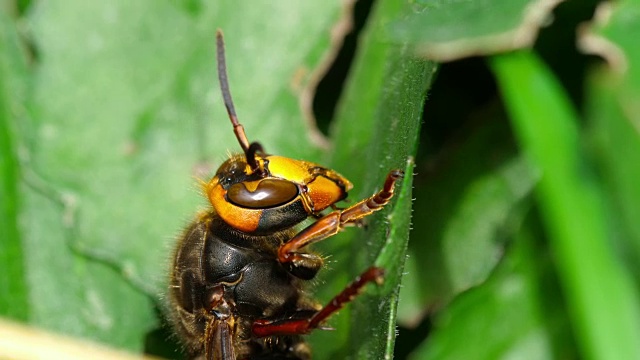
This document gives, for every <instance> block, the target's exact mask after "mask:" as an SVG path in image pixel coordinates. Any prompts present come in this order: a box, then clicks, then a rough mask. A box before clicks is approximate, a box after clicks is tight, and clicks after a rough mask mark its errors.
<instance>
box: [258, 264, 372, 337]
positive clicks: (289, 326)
mask: <svg viewBox="0 0 640 360" xmlns="http://www.w3.org/2000/svg"><path fill="white" fill-rule="evenodd" d="M383 280H384V269H381V268H376V267H371V268H369V269H368V270H367V271H365V272H364V273H362V274H361V275H360V276H358V277H357V278H356V279H355V280H354V281H353V282H352V283H351V284H349V286H347V287H346V288H345V289H344V290H342V292H340V294H338V295H337V296H336V297H334V298H333V299H332V300H331V301H330V302H329V303H328V304H327V305H326V306H325V307H324V308H322V310H320V311H318V312H317V313H315V314H314V315H313V316H311V317H310V318H308V319H278V320H269V319H258V320H256V321H255V322H254V323H253V326H252V328H251V330H252V331H253V334H254V335H256V336H258V337H264V336H271V335H299V334H308V333H310V332H311V331H312V330H314V329H317V328H318V325H320V323H322V322H323V321H325V320H326V319H327V318H328V317H329V316H331V315H333V314H334V313H336V312H337V311H338V310H340V309H342V307H344V305H345V304H346V303H348V302H350V301H351V300H353V298H355V297H356V295H358V294H359V293H360V291H361V290H362V288H363V287H364V286H365V285H366V284H367V283H370V282H373V281H375V282H376V283H377V284H378V285H381V284H382V281H383Z"/></svg>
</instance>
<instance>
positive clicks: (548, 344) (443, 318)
mask: <svg viewBox="0 0 640 360" xmlns="http://www.w3.org/2000/svg"><path fill="white" fill-rule="evenodd" d="M536 236H538V234H535V235H534V234H533V233H532V232H531V229H530V227H529V226H525V227H523V228H522V229H521V231H520V232H519V233H518V234H516V236H515V237H514V238H513V240H514V241H513V242H512V243H511V244H510V246H509V247H508V250H507V253H506V255H505V257H504V259H503V261H501V262H500V264H499V265H498V267H497V268H496V269H495V271H494V272H493V273H492V274H491V276H490V277H489V279H488V280H487V281H486V282H484V283H483V284H482V285H480V286H478V287H475V288H472V289H470V290H469V291H467V292H465V293H463V294H461V295H460V296H458V297H456V299H455V300H454V301H453V302H452V303H451V305H450V306H448V307H447V308H446V309H445V310H443V311H442V312H441V313H439V314H438V315H437V316H436V317H435V319H434V329H433V330H432V334H431V336H430V338H429V339H428V340H427V341H425V342H424V343H423V344H421V346H420V347H419V348H418V349H417V350H416V351H415V352H414V353H413V354H412V355H411V357H410V359H414V360H415V359H425V360H426V359H471V358H474V359H505V358H515V359H553V358H572V357H573V356H575V354H574V355H573V356H570V354H571V348H570V346H571V339H570V337H568V336H567V335H568V333H567V331H566V330H567V329H565V328H564V326H565V325H566V324H565V323H562V322H558V321H557V320H558V319H559V318H563V317H564V316H565V314H563V312H564V309H563V308H561V307H558V306H548V305H549V304H558V303H561V302H562V298H561V296H560V293H559V289H558V287H557V284H556V283H555V281H554V280H555V279H554V278H553V276H552V268H551V266H550V265H551V263H550V259H549V258H547V255H546V252H544V251H543V249H541V248H540V246H539V244H540V242H537V243H538V244H536V241H535V237H536ZM541 285H542V286H541ZM460 339H464V346H461V345H460Z"/></svg>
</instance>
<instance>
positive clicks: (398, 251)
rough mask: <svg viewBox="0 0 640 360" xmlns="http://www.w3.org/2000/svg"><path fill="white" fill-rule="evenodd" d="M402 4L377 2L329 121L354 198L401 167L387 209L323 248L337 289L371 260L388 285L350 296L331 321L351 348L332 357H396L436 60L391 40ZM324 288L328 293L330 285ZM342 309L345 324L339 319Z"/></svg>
mask: <svg viewBox="0 0 640 360" xmlns="http://www.w3.org/2000/svg"><path fill="white" fill-rule="evenodd" d="M406 7H407V4H406V3H403V2H397V1H387V0H385V1H379V2H377V3H376V4H375V5H374V8H373V10H372V13H371V14H370V16H369V20H368V23H367V27H366V28H365V30H364V31H363V33H362V35H361V36H362V37H361V39H360V47H359V49H358V53H357V55H356V59H355V62H354V64H353V67H352V70H351V73H350V76H349V82H348V84H347V88H346V89H345V95H344V97H343V99H342V100H341V103H340V108H339V110H338V114H337V119H336V123H335V124H334V126H333V128H332V135H333V136H332V139H333V140H334V146H335V147H334V151H333V153H332V154H331V157H332V164H333V167H334V168H335V169H337V170H339V171H340V172H342V173H344V175H345V176H347V178H349V179H350V180H351V181H353V182H354V185H355V190H354V191H353V192H352V193H353V194H354V195H355V196H353V197H352V199H353V200H359V199H361V198H364V197H367V196H371V195H372V194H373V192H374V191H375V190H377V189H380V188H381V187H382V184H383V182H384V178H385V176H386V175H387V173H388V172H389V171H390V170H391V169H402V170H404V171H405V173H406V177H405V179H404V181H402V183H401V184H399V186H398V189H397V191H398V193H397V196H396V199H395V200H393V202H394V204H393V205H392V206H393V209H392V210H388V209H387V210H383V211H382V212H383V214H377V215H375V216H372V217H371V218H370V219H367V220H368V222H367V226H366V230H364V231H363V230H360V231H355V230H348V231H345V232H344V233H343V234H341V237H340V238H339V239H335V240H331V242H332V243H331V244H327V246H325V247H323V249H329V250H326V252H327V253H331V254H332V259H333V258H335V259H336V260H335V262H334V264H332V265H333V266H332V267H334V268H335V270H333V271H332V273H331V274H329V273H328V272H327V274H324V277H323V279H325V281H326V282H327V283H328V286H327V287H326V288H327V289H333V292H334V293H333V294H334V295H335V294H336V292H337V291H339V290H340V289H341V288H342V287H344V285H345V283H347V282H348V281H350V280H351V279H352V278H353V276H355V275H356V274H359V273H361V272H362V271H364V270H365V269H366V268H368V267H370V266H372V265H373V264H375V265H376V266H380V267H383V268H384V269H385V270H386V279H385V285H384V286H383V287H382V288H381V289H380V290H379V291H373V290H371V291H367V293H366V294H363V295H362V296H361V297H359V298H358V299H356V300H355V301H354V303H353V304H352V305H351V308H350V309H351V310H352V311H349V310H350V309H349V308H347V309H346V311H344V310H343V311H342V312H341V314H340V315H341V316H340V318H339V319H335V320H334V321H332V323H333V324H335V327H336V328H337V329H338V330H337V331H339V332H342V331H350V334H349V335H348V337H347V338H348V339H349V340H350V344H349V347H348V352H346V353H344V352H343V353H334V354H333V356H332V358H343V357H347V356H348V357H352V358H384V357H392V356H393V346H394V342H395V316H396V307H397V301H398V292H399V289H400V288H399V285H400V281H401V277H402V273H403V267H404V259H405V254H406V246H407V245H406V242H407V239H408V233H409V226H410V219H411V199H412V195H411V193H412V191H411V186H412V174H413V166H414V165H413V162H414V161H413V155H414V154H415V151H416V149H417V135H418V132H419V127H420V120H421V115H422V109H423V101H424V96H425V93H426V91H427V88H428V86H429V85H430V82H431V80H432V76H433V73H434V71H435V64H433V63H429V62H424V61H421V60H418V59H415V58H413V57H412V56H411V54H410V52H409V51H408V48H407V47H406V46H402V45H397V44H393V43H391V42H390V41H389V37H388V26H387V25H388V23H389V22H390V21H392V19H394V18H396V17H397V16H399V14H401V13H402V11H404V10H405V9H406ZM337 274H341V275H337ZM344 274H351V276H347V277H345V275H344ZM322 294H323V295H324V296H326V294H327V291H323V292H322ZM347 315H348V316H349V321H348V323H347V322H346V321H345V320H342V322H341V320H340V319H345V317H346V316H347ZM349 324H350V326H349ZM337 338H339V337H337ZM327 339H328V335H324V334H318V335H316V339H315V343H316V344H318V343H320V342H324V344H323V345H324V346H325V347H326V346H327V345H326V344H327Z"/></svg>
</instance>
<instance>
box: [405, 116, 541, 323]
mask: <svg viewBox="0 0 640 360" xmlns="http://www.w3.org/2000/svg"><path fill="white" fill-rule="evenodd" d="M499 120H500V121H495V120H494V121H492V122H490V123H486V124H480V125H479V126H476V127H474V129H473V131H472V133H471V134H470V135H466V136H463V137H462V138H463V140H460V145H459V146H457V147H455V148H454V149H451V150H450V151H449V152H448V153H447V154H445V155H443V156H441V161H440V163H439V164H437V165H435V168H434V169H433V170H431V171H429V172H427V173H426V174H424V173H423V174H422V179H423V180H422V183H421V186H419V187H417V189H416V193H415V196H416V198H417V200H416V202H415V205H414V211H415V212H416V214H419V216H420V218H417V221H416V222H415V225H414V229H413V232H412V235H411V242H410V245H409V248H410V258H409V259H410V261H411V264H412V266H411V268H410V269H409V270H408V271H407V275H406V279H405V280H406V281H405V283H404V284H403V287H402V292H401V294H400V295H401V296H400V299H401V302H400V309H399V321H400V323H401V324H403V325H406V326H409V327H415V326H417V325H418V324H419V322H420V321H421V320H422V317H423V315H424V313H425V312H426V310H427V309H437V308H439V307H442V306H444V305H446V304H447V303H448V302H449V301H451V299H452V298H453V297H455V296H456V295H458V294H459V293H460V292H463V291H465V290H467V289H469V288H471V287H474V286H477V285H479V284H481V283H483V282H484V281H485V280H486V278H487V276H488V275H489V274H490V273H491V272H492V271H493V269H494V267H495V266H496V264H497V263H498V262H499V261H500V259H501V258H502V256H503V253H504V246H505V243H507V240H508V239H509V238H510V237H511V235H512V234H513V233H514V232H515V231H517V230H518V229H519V227H520V222H521V220H522V217H523V215H524V214H525V213H526V210H528V208H529V207H530V194H531V192H532V190H533V187H534V185H535V183H536V182H537V180H538V175H537V174H536V173H535V172H534V171H533V169H532V168H531V166H530V164H528V162H527V161H526V159H525V158H524V157H522V156H518V155H517V153H516V150H515V149H514V147H513V143H512V139H511V138H510V136H509V133H508V131H509V129H508V128H507V126H506V121H505V120H506V119H499ZM469 159H474V161H469Z"/></svg>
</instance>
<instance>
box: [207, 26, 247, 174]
mask: <svg viewBox="0 0 640 360" xmlns="http://www.w3.org/2000/svg"><path fill="white" fill-rule="evenodd" d="M216 45H217V56H218V79H219V80H220V90H221V91H222V98H223V99H224V106H225V107H226V108H227V113H228V114H229V120H231V124H233V132H234V133H235V134H236V138H237V139H238V142H239V143H240V146H241V147H242V151H244V154H245V156H246V157H247V161H251V160H249V156H248V155H249V153H248V152H249V140H247V135H246V134H245V133H244V127H243V126H242V124H240V122H238V116H237V115H236V109H235V108H234V106H233V100H232V99H231V92H230V91H229V80H228V79H227V64H226V61H225V58H224V39H223V35H222V30H220V29H218V31H217V32H216ZM254 156H255V150H254V155H253V156H252V157H254ZM253 162H255V159H254V160H253ZM252 167H253V164H252Z"/></svg>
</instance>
